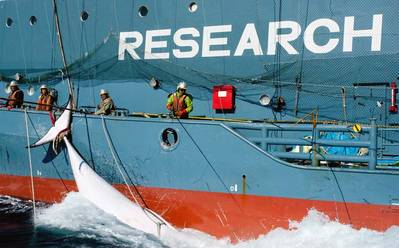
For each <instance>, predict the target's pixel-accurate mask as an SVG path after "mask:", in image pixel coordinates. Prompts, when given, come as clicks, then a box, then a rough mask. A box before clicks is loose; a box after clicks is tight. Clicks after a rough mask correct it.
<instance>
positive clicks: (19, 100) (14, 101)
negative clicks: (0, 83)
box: [6, 80, 24, 109]
mask: <svg viewBox="0 0 399 248" xmlns="http://www.w3.org/2000/svg"><path fill="white" fill-rule="evenodd" d="M10 89H11V92H10V94H9V95H8V99H7V102H6V107H8V108H9V109H11V108H21V107H22V104H23V103H24V92H23V91H22V90H20V89H19V87H18V83H17V81H14V80H13V81H11V83H10Z"/></svg>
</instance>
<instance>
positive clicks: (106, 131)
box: [101, 115, 148, 208]
mask: <svg viewBox="0 0 399 248" xmlns="http://www.w3.org/2000/svg"><path fill="white" fill-rule="evenodd" d="M101 120H102V125H103V131H104V135H105V138H106V140H107V143H108V147H109V150H110V151H111V154H112V157H113V159H114V161H115V164H116V167H117V168H118V171H119V173H120V174H121V176H122V179H123V181H124V182H125V184H126V187H127V189H128V190H129V193H130V195H131V196H132V197H133V199H134V201H135V202H136V203H137V204H138V205H140V204H139V202H138V201H137V199H136V197H135V196H134V194H133V192H132V190H131V189H130V187H129V184H128V182H127V180H126V177H125V174H124V173H123V172H122V170H121V166H120V164H119V162H120V159H117V157H116V156H117V155H116V152H115V148H114V146H113V145H112V141H111V138H110V137H109V133H108V130H107V127H106V126H105V120H104V115H101ZM125 172H126V171H125ZM126 174H127V173H126ZM129 179H130V178H129ZM130 182H131V183H132V185H134V188H135V189H136V186H135V184H133V182H132V181H131V180H130ZM136 191H137V189H136ZM137 193H138V191H137ZM139 196H140V198H141V200H142V201H143V203H144V205H145V206H146V207H147V205H146V204H145V202H144V200H143V198H142V197H141V195H140V194H139ZM147 208H148V207H147Z"/></svg>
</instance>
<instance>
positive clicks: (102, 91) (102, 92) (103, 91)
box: [100, 89, 108, 96]
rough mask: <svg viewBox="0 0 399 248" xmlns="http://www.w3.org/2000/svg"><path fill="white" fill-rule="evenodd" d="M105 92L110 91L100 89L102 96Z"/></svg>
mask: <svg viewBox="0 0 399 248" xmlns="http://www.w3.org/2000/svg"><path fill="white" fill-rule="evenodd" d="M104 94H108V91H107V90H104V89H101V90H100V96H101V95H104Z"/></svg>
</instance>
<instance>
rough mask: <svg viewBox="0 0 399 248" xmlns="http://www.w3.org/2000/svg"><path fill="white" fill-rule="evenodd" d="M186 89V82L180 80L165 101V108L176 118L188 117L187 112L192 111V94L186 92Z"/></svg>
mask: <svg viewBox="0 0 399 248" xmlns="http://www.w3.org/2000/svg"><path fill="white" fill-rule="evenodd" d="M186 91H187V84H186V83H185V82H180V83H179V84H178V85H177V88H176V92H174V93H173V94H170V96H169V98H168V101H167V103H166V108H167V109H168V110H169V111H171V113H172V114H173V116H175V117H177V118H181V119H185V118H188V114H189V113H190V112H191V111H193V101H192V96H191V95H189V94H187V93H186Z"/></svg>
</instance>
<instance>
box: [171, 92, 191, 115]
mask: <svg viewBox="0 0 399 248" xmlns="http://www.w3.org/2000/svg"><path fill="white" fill-rule="evenodd" d="M186 97H187V96H186V95H183V96H181V97H180V98H177V93H175V94H173V111H174V112H176V113H178V112H179V111H182V110H184V109H186V108H187V105H186V102H185V101H184V100H185V99H186ZM180 117H183V118H185V117H188V113H185V114H183V115H182V116H180Z"/></svg>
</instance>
